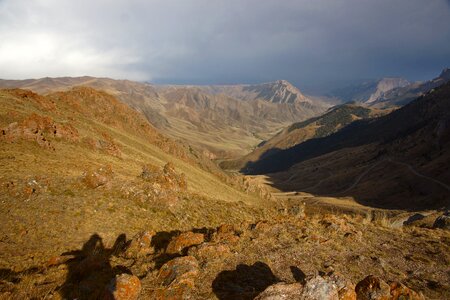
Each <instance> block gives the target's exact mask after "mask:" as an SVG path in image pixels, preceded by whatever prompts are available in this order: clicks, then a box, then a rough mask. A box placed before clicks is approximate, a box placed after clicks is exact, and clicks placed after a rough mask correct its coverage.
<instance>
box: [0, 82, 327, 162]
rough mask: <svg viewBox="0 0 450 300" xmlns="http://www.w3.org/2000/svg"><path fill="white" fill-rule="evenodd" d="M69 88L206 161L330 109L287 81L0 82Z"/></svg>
mask: <svg viewBox="0 0 450 300" xmlns="http://www.w3.org/2000/svg"><path fill="white" fill-rule="evenodd" d="M73 86H90V87H93V88H96V89H100V90H103V91H106V92H108V93H110V94H112V95H114V96H116V97H117V98H118V99H119V100H121V101H122V102H124V103H126V104H128V105H129V106H130V107H132V108H134V109H135V110H137V111H139V112H141V113H142V114H144V115H145V116H146V118H147V120H148V121H149V122H150V123H151V124H152V125H153V126H155V127H156V128H158V129H160V130H161V131H162V132H163V133H164V134H166V135H167V136H170V137H172V138H175V139H178V140H182V141H187V142H188V143H189V144H190V145H192V146H196V147H197V148H200V149H202V150H203V151H204V154H206V155H207V156H209V157H210V158H229V157H238V156H242V155H244V154H245V153H248V152H249V151H250V150H251V149H252V148H253V147H254V146H255V145H257V144H259V143H260V142H261V141H263V140H266V139H268V138H269V137H271V136H272V135H273V134H274V133H276V132H277V131H279V130H280V128H283V127H286V126H287V125H288V124H290V123H292V122H296V121H301V120H305V119H307V118H310V117H313V116H316V115H318V114H320V113H322V112H323V111H325V110H326V108H327V107H329V106H330V105H329V104H325V103H324V102H322V101H319V100H317V99H315V100H310V99H308V98H307V97H306V96H304V95H303V94H301V92H300V91H299V90H298V89H296V88H295V87H293V86H292V85H291V84H289V83H288V82H286V81H279V82H274V83H266V84H261V85H251V86H245V85H237V86H214V87H197V86H155V85H151V84H146V83H139V82H133V81H128V80H112V79H108V78H93V77H78V78H70V77H63V78H43V79H36V80H24V81H14V80H0V87H17V88H27V89H31V90H33V91H35V92H40V93H48V92H50V91H58V90H67V89H69V88H71V87H73Z"/></svg>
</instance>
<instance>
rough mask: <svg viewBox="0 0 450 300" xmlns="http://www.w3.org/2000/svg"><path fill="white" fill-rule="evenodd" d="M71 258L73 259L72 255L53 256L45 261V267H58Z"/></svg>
mask: <svg viewBox="0 0 450 300" xmlns="http://www.w3.org/2000/svg"><path fill="white" fill-rule="evenodd" d="M73 258H75V256H74V255H64V256H53V257H51V258H50V259H49V260H48V261H47V263H46V266H47V268H48V267H53V266H59V265H61V264H64V263H66V262H67V261H69V260H71V259H73Z"/></svg>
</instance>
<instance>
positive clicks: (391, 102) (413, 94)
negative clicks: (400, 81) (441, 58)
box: [371, 68, 450, 108]
mask: <svg viewBox="0 0 450 300" xmlns="http://www.w3.org/2000/svg"><path fill="white" fill-rule="evenodd" d="M449 81H450V69H448V68H445V69H444V70H442V72H441V74H440V75H439V76H438V77H436V78H434V79H431V80H428V81H425V82H416V83H412V84H409V85H406V86H404V87H398V88H395V89H392V90H390V91H388V92H386V93H384V94H383V95H382V96H381V97H379V98H378V99H377V100H376V101H373V102H371V106H374V107H379V108H383V107H392V106H402V105H405V104H407V103H409V102H411V101H412V100H414V99H416V98H417V97H419V96H421V95H423V94H425V93H428V92H429V91H431V90H432V89H434V88H437V87H439V86H441V85H443V84H445V83H447V82H449Z"/></svg>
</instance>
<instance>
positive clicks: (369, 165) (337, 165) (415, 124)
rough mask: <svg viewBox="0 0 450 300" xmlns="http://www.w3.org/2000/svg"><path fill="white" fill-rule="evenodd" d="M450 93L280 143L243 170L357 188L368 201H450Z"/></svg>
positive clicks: (286, 185) (282, 183)
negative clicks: (288, 143) (298, 140)
mask: <svg viewBox="0 0 450 300" xmlns="http://www.w3.org/2000/svg"><path fill="white" fill-rule="evenodd" d="M449 99H450V83H447V84H444V85H442V86H441V87H439V88H436V89H433V90H431V91H430V92H428V93H427V94H425V95H423V96H421V97H419V98H418V99H416V100H414V101H412V102H411V103H409V104H408V105H406V106H404V107H402V108H400V109H398V110H395V111H393V112H392V113H390V114H387V115H385V116H381V117H378V118H373V119H366V120H357V121H354V122H352V123H350V124H349V125H347V126H345V127H343V128H342V129H341V130H339V131H337V132H336V133H333V134H331V135H329V136H326V137H317V138H313V139H309V140H306V141H305V142H302V143H299V144H297V145H295V146H293V147H291V148H288V149H285V150H282V149H276V151H275V153H273V154H271V155H270V156H267V157H262V158H261V159H259V160H257V161H255V162H249V163H247V165H246V166H245V167H244V168H243V171H245V172H247V173H249V174H268V173H275V174H271V175H270V177H271V178H272V180H273V182H274V185H275V186H277V187H278V188H280V189H282V190H303V191H310V192H317V191H320V192H319V194H329V195H338V194H341V195H342V194H351V195H353V197H354V198H355V199H358V201H361V202H363V203H364V204H365V205H372V206H378V207H391V208H402V209H412V208H419V207H420V208H431V207H434V208H437V207H448V206H449V204H450V203H449V202H448V199H449V198H448V197H447V196H448V192H449V189H450V188H449V186H448V185H447V183H448V182H450V171H449V169H448V164H447V162H448V161H449V160H450V157H449V153H450V151H449V147H450V143H449V142H450V138H449V137H450V126H449V124H450V115H449V112H450V106H449V105H450V101H449ZM269 151H272V152H274V150H273V149H271V150H269ZM318 178H321V179H318ZM436 178H439V180H436ZM288 179H289V180H288ZM352 183H353V184H352ZM373 186H376V189H373V188H371V187H373Z"/></svg>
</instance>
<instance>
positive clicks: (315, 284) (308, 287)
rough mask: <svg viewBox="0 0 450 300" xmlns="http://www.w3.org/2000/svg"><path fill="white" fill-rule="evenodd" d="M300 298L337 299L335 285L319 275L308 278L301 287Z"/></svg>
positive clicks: (307, 299) (308, 299) (315, 299)
mask: <svg viewBox="0 0 450 300" xmlns="http://www.w3.org/2000/svg"><path fill="white" fill-rule="evenodd" d="M300 299H302V300H338V299H339V296H338V289H337V286H336V285H335V284H334V283H333V282H332V281H331V280H326V279H324V278H323V277H321V276H316V277H314V278H312V279H310V280H308V281H307V282H306V284H305V286H304V288H303V293H302V295H301V298H300Z"/></svg>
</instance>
